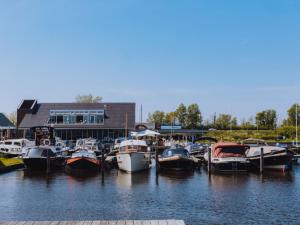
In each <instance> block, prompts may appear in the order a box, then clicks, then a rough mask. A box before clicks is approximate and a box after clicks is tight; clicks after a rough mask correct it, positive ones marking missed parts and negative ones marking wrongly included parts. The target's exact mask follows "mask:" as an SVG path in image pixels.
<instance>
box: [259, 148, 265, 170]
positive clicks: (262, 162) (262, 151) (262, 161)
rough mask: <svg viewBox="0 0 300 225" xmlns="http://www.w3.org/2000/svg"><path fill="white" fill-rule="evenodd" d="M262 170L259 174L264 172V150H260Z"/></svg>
mask: <svg viewBox="0 0 300 225" xmlns="http://www.w3.org/2000/svg"><path fill="white" fill-rule="evenodd" d="M259 164H260V167H259V168H260V170H259V172H260V173H261V174H262V173H263V172H264V148H261V149H260V163H259Z"/></svg>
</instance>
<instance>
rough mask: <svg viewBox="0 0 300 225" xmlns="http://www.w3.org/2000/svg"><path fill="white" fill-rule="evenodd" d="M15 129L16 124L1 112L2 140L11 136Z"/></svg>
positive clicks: (0, 138) (0, 137)
mask: <svg viewBox="0 0 300 225" xmlns="http://www.w3.org/2000/svg"><path fill="white" fill-rule="evenodd" d="M15 129H16V128H15V125H14V124H13V123H12V122H11V121H10V120H9V119H8V118H7V117H6V116H5V115H4V114H3V113H0V140H2V138H10V137H11V136H12V132H13V131H14V130H15Z"/></svg>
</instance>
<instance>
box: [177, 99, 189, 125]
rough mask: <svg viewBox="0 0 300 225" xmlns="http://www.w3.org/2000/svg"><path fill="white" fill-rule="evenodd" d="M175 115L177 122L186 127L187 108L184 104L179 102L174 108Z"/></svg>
mask: <svg viewBox="0 0 300 225" xmlns="http://www.w3.org/2000/svg"><path fill="white" fill-rule="evenodd" d="M176 117H177V120H178V122H179V123H180V124H181V126H182V127H186V122H187V109H186V106H185V105H184V104H182V103H181V104H180V105H179V106H178V108H177V109H176Z"/></svg>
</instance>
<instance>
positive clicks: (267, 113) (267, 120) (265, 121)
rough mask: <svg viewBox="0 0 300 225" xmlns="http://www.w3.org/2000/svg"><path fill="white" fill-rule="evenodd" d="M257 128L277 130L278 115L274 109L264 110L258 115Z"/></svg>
mask: <svg viewBox="0 0 300 225" xmlns="http://www.w3.org/2000/svg"><path fill="white" fill-rule="evenodd" d="M255 120H256V126H257V127H258V128H259V129H269V130H271V129H275V128H276V125H277V113H276V111H275V110H273V109H269V110H264V111H262V112H258V113H257V114H256V118H255Z"/></svg>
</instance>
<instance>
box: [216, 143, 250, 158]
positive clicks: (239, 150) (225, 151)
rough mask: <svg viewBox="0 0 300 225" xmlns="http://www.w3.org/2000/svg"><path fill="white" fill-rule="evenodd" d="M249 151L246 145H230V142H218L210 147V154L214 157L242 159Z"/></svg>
mask: <svg viewBox="0 0 300 225" xmlns="http://www.w3.org/2000/svg"><path fill="white" fill-rule="evenodd" d="M247 149H249V146H248V145H243V144H237V143H231V142H219V143H216V144H214V145H213V146H212V153H213V155H214V157H221V158H223V157H224V158H225V157H244V156H245V153H246V151H247Z"/></svg>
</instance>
